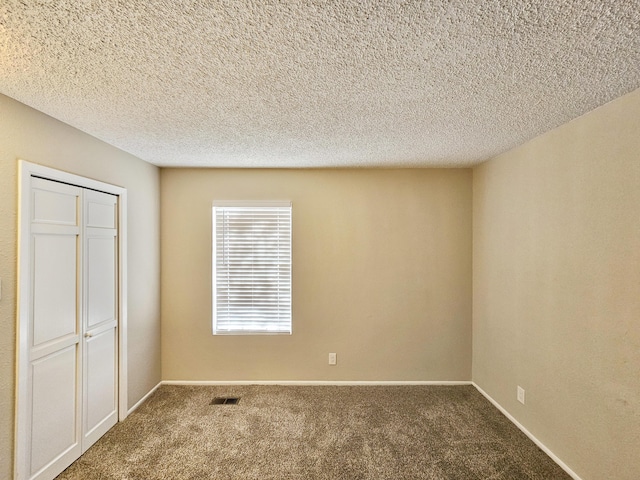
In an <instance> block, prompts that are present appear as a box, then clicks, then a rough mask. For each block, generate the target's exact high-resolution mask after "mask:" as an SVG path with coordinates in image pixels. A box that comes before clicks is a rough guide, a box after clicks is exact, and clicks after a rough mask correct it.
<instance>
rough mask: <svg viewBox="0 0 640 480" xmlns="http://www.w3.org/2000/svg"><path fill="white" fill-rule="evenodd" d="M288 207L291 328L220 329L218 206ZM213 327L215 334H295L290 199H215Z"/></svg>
mask: <svg viewBox="0 0 640 480" xmlns="http://www.w3.org/2000/svg"><path fill="white" fill-rule="evenodd" d="M225 207H227V208H255V209H260V208H280V207H284V208H288V209H289V245H288V247H289V264H288V265H289V325H288V326H289V328H288V330H286V331H285V330H274V331H269V330H218V328H217V326H218V321H217V320H218V318H217V238H216V234H217V231H216V228H217V227H216V213H217V210H216V209H217V208H225ZM211 219H212V225H211V234H212V237H211V252H212V255H211V283H212V285H211V300H212V302H211V305H212V311H211V327H212V333H213V335H214V336H229V335H292V334H293V305H292V303H293V285H292V277H293V264H292V260H293V206H292V202H291V201H290V200H214V201H213V203H212V207H211Z"/></svg>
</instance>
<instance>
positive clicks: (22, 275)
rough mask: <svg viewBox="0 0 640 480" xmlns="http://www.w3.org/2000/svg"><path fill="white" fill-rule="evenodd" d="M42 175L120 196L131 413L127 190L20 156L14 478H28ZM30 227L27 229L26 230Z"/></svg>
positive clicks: (123, 329)
mask: <svg viewBox="0 0 640 480" xmlns="http://www.w3.org/2000/svg"><path fill="white" fill-rule="evenodd" d="M33 176H35V177H41V178H45V179H48V180H54V181H58V182H62V183H68V184H71V185H75V186H78V187H82V188H88V189H92V190H98V191H101V192H106V193H111V194H113V195H117V196H118V236H119V245H118V247H119V250H120V254H119V262H120V263H119V272H118V273H119V285H120V287H119V292H118V293H119V295H120V302H119V311H118V316H119V320H118V340H119V345H118V382H119V385H118V411H119V420H120V421H122V420H124V419H125V418H126V417H127V415H128V412H127V248H126V247H127V213H126V212H127V190H126V189H125V188H122V187H118V186H116V185H111V184H108V183H104V182H101V181H98V180H94V179H91V178H86V177H82V176H79V175H75V174H73V173H68V172H64V171H61V170H56V169H54V168H49V167H45V166H43V165H38V164H35V163H31V162H27V161H25V160H18V209H19V213H18V272H17V275H18V279H17V286H18V291H17V312H16V321H17V328H16V396H15V412H16V413H15V436H14V442H15V450H14V451H15V454H14V478H17V479H21V478H26V476H25V474H24V472H23V470H24V465H26V455H27V446H25V445H22V444H21V443H22V442H21V439H23V438H26V433H27V432H26V425H27V423H26V419H25V413H26V412H25V410H26V409H25V407H24V405H23V404H24V402H25V400H26V398H27V382H28V369H27V368H26V366H27V365H28V363H29V359H28V342H29V338H28V320H29V315H30V311H29V309H30V306H29V295H27V294H26V293H27V292H29V290H30V285H29V282H30V274H29V273H28V271H29V262H30V248H29V245H30V235H29V234H28V233H29V225H30V216H29V214H30V207H31V198H30V195H29V192H30V184H31V177H33ZM25 228H26V230H25Z"/></svg>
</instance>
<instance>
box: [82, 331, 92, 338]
mask: <svg viewBox="0 0 640 480" xmlns="http://www.w3.org/2000/svg"><path fill="white" fill-rule="evenodd" d="M91 337H93V334H92V333H90V332H87V333H85V334H84V338H91Z"/></svg>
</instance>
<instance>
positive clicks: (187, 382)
mask: <svg viewBox="0 0 640 480" xmlns="http://www.w3.org/2000/svg"><path fill="white" fill-rule="evenodd" d="M161 383H162V385H203V386H214V385H293V386H296V385H298V386H313V385H334V386H367V385H372V386H373V385H381V386H384V385H386V386H401V385H433V386H436V385H471V384H472V383H471V382H470V381H442V382H441V381H411V380H407V381H402V380H400V381H383V380H345V381H342V380H163V381H162V382H161Z"/></svg>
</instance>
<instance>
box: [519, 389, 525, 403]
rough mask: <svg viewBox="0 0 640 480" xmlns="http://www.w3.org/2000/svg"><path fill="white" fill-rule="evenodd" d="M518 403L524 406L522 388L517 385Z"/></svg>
mask: <svg viewBox="0 0 640 480" xmlns="http://www.w3.org/2000/svg"><path fill="white" fill-rule="evenodd" d="M518 401H519V402H520V403H521V404H523V405H524V388H522V387H521V386H520V385H518Z"/></svg>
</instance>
